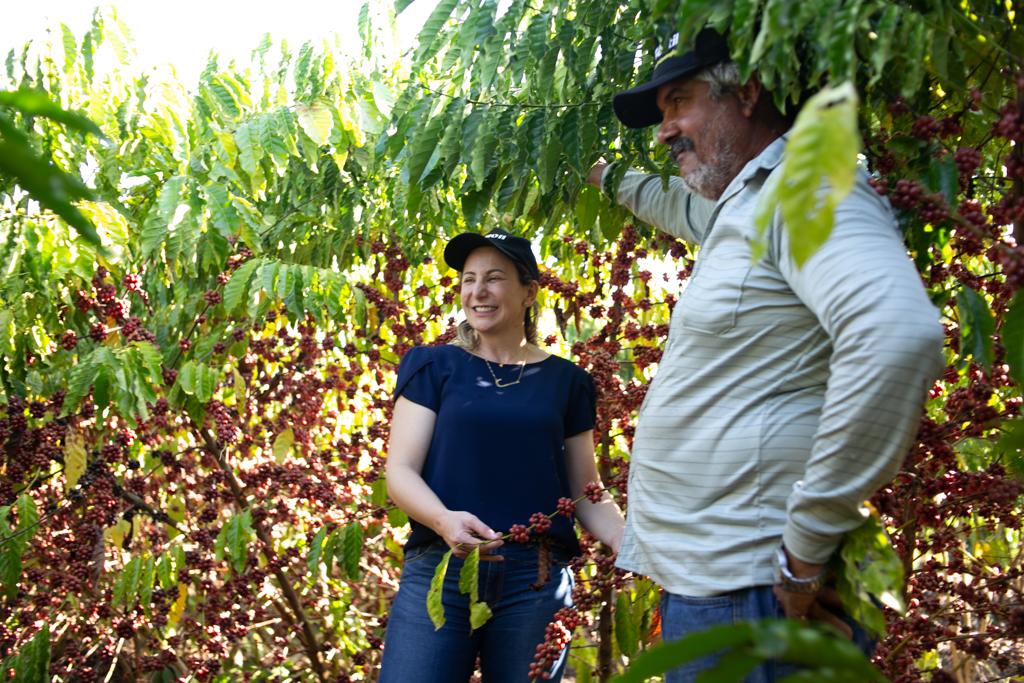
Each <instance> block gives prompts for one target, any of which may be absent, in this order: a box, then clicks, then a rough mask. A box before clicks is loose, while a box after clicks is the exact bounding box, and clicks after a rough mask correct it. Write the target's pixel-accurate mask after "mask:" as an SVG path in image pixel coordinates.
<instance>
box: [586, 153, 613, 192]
mask: <svg viewBox="0 0 1024 683" xmlns="http://www.w3.org/2000/svg"><path fill="white" fill-rule="evenodd" d="M607 166H608V162H607V161H605V160H604V159H598V160H597V163H596V164H594V166H593V168H591V169H590V173H588V174H587V185H591V186H593V187H596V188H597V189H598V190H600V189H601V176H602V175H603V174H604V169H605V168H606V167H607Z"/></svg>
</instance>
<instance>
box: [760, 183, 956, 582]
mask: <svg viewBox="0 0 1024 683" xmlns="http://www.w3.org/2000/svg"><path fill="white" fill-rule="evenodd" d="M776 220H777V219H776ZM782 227H783V226H781V225H778V224H777V223H776V225H773V226H772V230H773V233H772V235H773V243H772V245H771V247H770V248H771V249H772V250H773V251H774V257H775V259H776V262H777V263H778V267H779V271H780V272H781V274H782V275H783V277H784V278H785V279H786V281H787V282H788V283H789V285H790V287H791V288H792V289H793V291H794V293H795V294H796V295H797V296H798V297H799V298H800V299H801V301H802V302H803V303H804V304H805V305H806V306H807V308H808V309H810V310H811V311H812V312H813V313H814V315H815V316H817V318H818V320H819V321H820V323H821V326H822V328H823V329H824V330H825V332H826V333H827V334H828V336H829V338H830V339H831V342H832V355H831V358H830V361H829V371H830V372H829V379H828V384H827V387H826V391H825V400H824V405H823V408H822V411H821V417H820V422H819V425H818V430H817V433H816V434H815V437H814V442H813V447H812V451H811V454H810V458H809V460H808V461H807V465H806V471H805V474H804V477H803V479H802V481H801V482H798V483H797V484H796V485H795V486H794V489H793V492H792V494H791V495H790V497H789V500H788V503H787V513H788V518H787V522H786V526H785V529H784V532H783V541H784V543H785V545H786V548H787V549H789V551H790V552H792V553H793V554H794V555H795V556H797V557H799V558H800V559H802V560H804V561H807V562H815V563H823V562H825V561H827V559H828V557H829V555H830V554H831V553H832V552H833V551H834V550H835V548H836V546H837V545H838V543H839V541H840V539H841V536H842V535H843V534H844V533H845V532H847V531H849V530H851V529H852V528H854V527H856V526H857V525H858V524H859V523H860V522H861V516H860V514H859V512H858V508H859V506H860V505H861V503H862V502H863V501H864V500H865V499H867V498H868V497H870V496H871V495H872V494H873V493H874V492H875V491H876V490H877V489H878V487H879V486H881V485H882V484H884V483H885V482H886V481H888V480H889V479H891V478H892V477H893V476H894V475H895V473H896V472H897V471H898V469H899V467H900V464H901V463H902V461H903V458H904V456H905V454H906V452H907V449H908V447H909V446H910V443H911V440H912V439H913V437H914V434H915V433H916V429H917V425H918V421H919V419H920V415H921V409H922V405H923V402H924V397H925V393H926V390H927V388H928V386H929V385H930V383H931V382H932V381H933V380H934V379H935V378H936V377H937V376H938V375H939V373H940V372H941V369H942V367H943V360H942V352H941V350H942V344H943V332H942V327H941V325H940V323H939V319H938V312H937V310H936V309H935V307H934V306H933V305H932V304H931V303H930V302H929V300H928V298H927V296H926V294H925V291H924V287H923V286H922V283H921V280H920V277H919V275H918V273H917V271H916V269H915V268H914V267H913V264H912V263H911V262H910V260H909V259H908V257H907V254H906V250H905V247H904V246H903V243H902V241H901V239H900V237H899V234H898V232H897V230H896V227H895V224H894V220H893V217H892V214H891V212H890V211H889V210H888V207H886V205H885V203H884V201H883V200H881V199H880V198H879V197H878V196H877V195H876V194H875V193H874V192H873V191H872V190H871V189H870V188H869V186H868V185H867V183H866V182H864V179H863V177H862V178H860V179H859V181H858V183H857V184H856V186H855V189H854V191H853V193H852V194H851V195H850V197H848V198H847V199H846V200H845V201H844V202H842V203H841V204H840V206H839V207H838V208H837V210H836V214H835V228H834V230H833V233H832V235H831V237H830V238H829V239H828V241H827V242H826V243H825V245H824V246H823V247H822V248H821V250H820V251H818V252H816V253H815V254H814V255H813V256H812V257H811V258H810V259H809V260H808V261H807V262H806V263H805V264H804V265H803V267H802V268H798V267H797V266H796V265H795V264H794V263H793V261H792V260H791V258H790V256H789V249H788V237H787V235H786V234H785V232H786V231H785V230H784V229H782Z"/></svg>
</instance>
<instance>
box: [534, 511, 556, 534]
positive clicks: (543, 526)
mask: <svg viewBox="0 0 1024 683" xmlns="http://www.w3.org/2000/svg"><path fill="white" fill-rule="evenodd" d="M530 526H532V527H533V530H534V532H535V533H537V534H543V533H546V532H547V530H548V529H550V528H551V518H550V517H548V516H547V515H545V514H544V513H543V512H534V513H533V514H532V515H530Z"/></svg>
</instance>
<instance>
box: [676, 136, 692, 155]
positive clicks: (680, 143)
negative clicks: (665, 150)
mask: <svg viewBox="0 0 1024 683" xmlns="http://www.w3.org/2000/svg"><path fill="white" fill-rule="evenodd" d="M695 149H696V146H695V145H694V144H693V140H692V139H690V138H685V137H679V138H676V139H675V140H673V141H672V156H673V157H676V156H679V154H681V153H682V152H692V151H694V150H695Z"/></svg>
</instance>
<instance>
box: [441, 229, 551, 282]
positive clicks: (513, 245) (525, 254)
mask: <svg viewBox="0 0 1024 683" xmlns="http://www.w3.org/2000/svg"><path fill="white" fill-rule="evenodd" d="M480 247H494V248H495V249H497V250H498V251H500V252H501V253H502V254H504V255H505V256H508V257H509V258H510V259H512V261H513V262H515V263H517V264H519V265H521V266H522V267H524V268H525V269H526V272H527V273H529V274H530V277H531V278H533V279H534V280H539V279H540V269H539V268H538V267H537V259H536V258H534V256H533V249H532V248H531V247H530V241H529V240H526V239H523V238H522V237H516V236H515V235H512V234H510V233H508V232H506V231H504V230H502V229H501V228H495V229H494V230H491V231H490V232H489V233H487V234H486V235H481V234H480V233H478V232H464V233H462V234H461V235H456V236H455V237H453V238H452V239H451V241H449V242H448V244H447V245H446V246H445V248H444V261H445V263H447V264H448V265H449V266H451V267H452V268H454V269H455V270H457V271H459V272H462V269H463V267H464V266H465V265H466V258H468V257H469V252H471V251H473V250H474V249H478V248H480Z"/></svg>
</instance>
